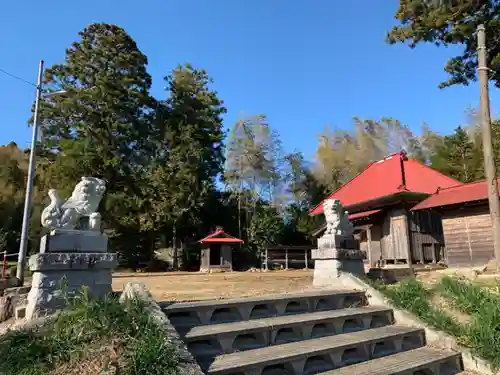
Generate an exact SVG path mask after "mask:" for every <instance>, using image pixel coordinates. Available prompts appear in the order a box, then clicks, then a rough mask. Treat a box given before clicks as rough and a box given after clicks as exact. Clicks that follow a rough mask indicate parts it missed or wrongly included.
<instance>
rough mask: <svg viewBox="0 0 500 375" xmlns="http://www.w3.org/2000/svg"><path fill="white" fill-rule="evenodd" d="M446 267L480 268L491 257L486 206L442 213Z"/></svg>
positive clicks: (490, 231) (489, 222) (491, 242)
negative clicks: (478, 266)
mask: <svg viewBox="0 0 500 375" xmlns="http://www.w3.org/2000/svg"><path fill="white" fill-rule="evenodd" d="M441 214H442V217H443V232H444V240H445V252H446V255H445V256H446V263H447V264H448V266H450V267H460V266H477V265H483V264H485V263H487V262H488V261H490V260H491V259H492V258H493V257H494V249H493V233H492V224H491V217H490V214H489V209H488V202H487V201H486V202H484V203H482V204H480V205H477V206H474V207H455V208H453V209H447V210H443V211H442V212H441Z"/></svg>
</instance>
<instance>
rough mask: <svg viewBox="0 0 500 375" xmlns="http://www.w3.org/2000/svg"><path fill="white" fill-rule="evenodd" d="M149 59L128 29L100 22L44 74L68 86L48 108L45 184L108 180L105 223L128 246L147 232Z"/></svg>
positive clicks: (52, 84)
mask: <svg viewBox="0 0 500 375" xmlns="http://www.w3.org/2000/svg"><path fill="white" fill-rule="evenodd" d="M147 63H148V60H147V58H146V56H145V55H144V54H143V53H142V52H141V51H140V50H139V48H138V46H137V44H136V42H135V41H134V40H133V39H132V37H131V36H130V35H128V34H127V33H126V31H125V30H124V29H122V28H121V27H119V26H116V25H111V24H105V23H97V24H92V25H89V26H87V27H86V28H85V29H83V30H82V31H81V32H80V33H79V40H77V41H75V42H74V43H73V44H72V45H71V46H70V47H69V48H68V49H67V50H66V58H65V61H64V62H63V63H61V64H55V65H53V66H52V67H50V68H48V69H47V70H46V71H45V75H44V77H45V84H46V87H49V88H50V90H52V91H58V90H64V91H65V94H64V95H52V96H49V97H47V98H46V99H45V100H44V101H43V102H42V106H41V111H40V118H41V121H40V125H41V129H42V143H43V146H44V150H45V151H47V158H48V159H52V160H50V163H49V167H48V168H47V171H46V174H45V178H46V185H53V184H56V185H55V186H51V187H56V188H63V193H66V194H69V192H70V190H71V189H72V188H73V186H74V184H75V182H76V181H78V179H79V178H80V176H85V175H94V176H97V177H101V178H104V179H105V180H106V181H107V194H106V195H105V198H104V202H103V203H104V206H105V210H103V218H104V223H105V224H106V225H107V230H108V232H109V233H110V234H112V238H113V239H116V238H119V237H120V236H121V237H122V238H125V234H127V238H126V242H125V243H122V244H121V245H122V246H120V248H121V249H123V248H124V247H130V248H133V247H142V244H141V242H142V239H141V238H140V236H138V237H137V236H136V237H135V238H134V239H132V238H130V235H129V234H130V233H139V232H140V220H139V219H140V207H141V200H143V198H144V197H142V192H141V184H142V174H143V170H144V166H145V165H146V164H147V162H148V159H149V154H148V142H149V140H150V133H151V113H152V110H153V109H154V108H155V101H154V99H153V98H152V97H151V96H150V94H149V90H150V87H151V76H150V75H149V74H148V72H147V70H146V67H147ZM132 228H133V230H132ZM131 251H135V250H131Z"/></svg>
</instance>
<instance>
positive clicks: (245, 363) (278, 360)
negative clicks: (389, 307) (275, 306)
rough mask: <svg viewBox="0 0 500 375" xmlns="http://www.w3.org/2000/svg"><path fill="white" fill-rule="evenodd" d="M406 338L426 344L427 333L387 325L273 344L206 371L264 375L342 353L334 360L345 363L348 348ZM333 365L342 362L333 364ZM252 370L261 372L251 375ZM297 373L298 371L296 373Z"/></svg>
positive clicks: (224, 359)
mask: <svg viewBox="0 0 500 375" xmlns="http://www.w3.org/2000/svg"><path fill="white" fill-rule="evenodd" d="M404 337H410V338H418V339H419V340H420V341H421V344H424V342H423V341H424V331H423V329H419V328H413V327H411V328H409V327H399V326H386V327H379V328H374V329H369V330H364V331H358V332H352V333H346V334H342V335H334V336H326V337H320V338H314V339H310V340H307V344H304V342H303V341H298V342H292V343H288V344H286V345H274V346H267V347H264V348H258V349H253V350H246V351H242V352H236V353H231V354H226V355H223V356H219V357H216V358H215V359H214V360H213V361H212V362H211V363H210V364H209V365H208V368H207V371H206V373H207V374H208V375H216V374H217V375H222V374H236V373H238V374H241V373H245V374H248V373H261V371H262V369H263V368H264V367H266V366H272V365H275V364H282V363H287V362H289V361H296V360H303V361H304V362H305V360H307V358H311V357H313V356H324V355H328V354H337V353H338V354H339V355H337V356H335V357H337V358H339V359H340V361H339V362H342V354H343V353H344V351H345V350H346V349H350V348H353V347H363V346H364V345H369V344H374V343H377V342H384V341H389V342H390V341H392V342H394V341H397V340H402V339H403V338H404ZM333 365H334V366H338V365H341V363H334V364H333ZM252 370H259V371H255V372H251V371H252ZM296 373H297V372H296Z"/></svg>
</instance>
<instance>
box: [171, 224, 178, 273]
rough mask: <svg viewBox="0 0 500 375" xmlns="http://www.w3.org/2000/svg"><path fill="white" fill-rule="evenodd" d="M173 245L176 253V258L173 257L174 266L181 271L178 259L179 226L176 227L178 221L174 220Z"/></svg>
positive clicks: (175, 269)
mask: <svg viewBox="0 0 500 375" xmlns="http://www.w3.org/2000/svg"><path fill="white" fill-rule="evenodd" d="M172 246H173V249H174V251H173V253H174V259H173V263H174V264H173V268H174V271H179V262H178V259H177V228H176V223H175V222H174V225H173V226H172Z"/></svg>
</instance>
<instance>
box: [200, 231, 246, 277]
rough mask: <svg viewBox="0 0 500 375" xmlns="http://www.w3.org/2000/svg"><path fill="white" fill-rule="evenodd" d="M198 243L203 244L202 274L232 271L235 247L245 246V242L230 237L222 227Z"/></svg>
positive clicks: (201, 256)
mask: <svg viewBox="0 0 500 375" xmlns="http://www.w3.org/2000/svg"><path fill="white" fill-rule="evenodd" d="M198 242H199V243H200V244H201V254H200V272H226V271H232V270H233V246H235V245H240V244H243V240H240V239H239V238H236V237H233V236H230V235H229V234H227V233H226V232H224V228H222V227H217V228H216V229H215V232H214V233H212V234H209V235H208V236H206V237H205V238H202V239H201V240H199V241H198Z"/></svg>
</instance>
